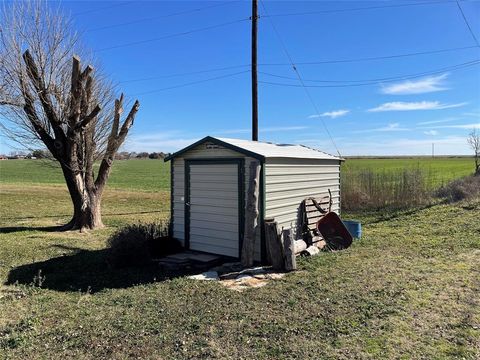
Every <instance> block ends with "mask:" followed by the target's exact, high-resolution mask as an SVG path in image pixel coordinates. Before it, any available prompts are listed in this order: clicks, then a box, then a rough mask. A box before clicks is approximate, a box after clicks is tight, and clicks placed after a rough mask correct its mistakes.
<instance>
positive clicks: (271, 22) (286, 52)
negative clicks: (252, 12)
mask: <svg viewBox="0 0 480 360" xmlns="http://www.w3.org/2000/svg"><path fill="white" fill-rule="evenodd" d="M260 3H261V4H262V7H263V10H264V11H265V13H266V14H267V15H268V11H267V8H266V7H265V4H264V3H263V0H260ZM268 20H269V22H270V25H271V26H272V28H273V31H274V32H275V34H276V36H277V38H278V41H279V42H280V44H281V46H282V48H283V51H284V53H285V55H286V56H287V58H288V60H289V61H290V64H291V65H292V68H293V70H294V71H295V74H297V77H298V80H299V81H300V84H301V85H302V87H303V89H304V90H305V94H306V95H307V97H308V98H309V100H310V102H311V103H312V105H313V107H314V109H315V111H316V113H317V115H318V117H319V119H320V120H321V122H322V124H323V127H324V129H325V132H326V133H327V135H328V137H329V138H330V141H331V142H332V144H333V146H334V147H335V150H336V151H337V153H338V156H340V157H341V154H340V150H338V147H337V144H335V141H334V140H333V137H332V135H331V134H330V131H329V130H328V127H327V124H326V123H325V121H324V120H323V118H322V117H321V116H320V110H319V109H318V106H317V104H316V103H315V101H314V100H313V97H312V95H311V94H310V91H308V89H307V87H306V86H305V83H304V82H303V80H302V76H301V75H300V72H299V71H298V69H297V67H296V66H295V63H294V62H293V59H292V57H291V56H290V53H289V51H288V49H287V47H286V45H285V43H284V42H283V40H282V37H281V36H280V33H279V32H278V30H277V28H276V27H275V24H274V23H273V21H272V19H270V18H269V19H268Z"/></svg>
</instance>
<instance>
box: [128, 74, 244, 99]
mask: <svg viewBox="0 0 480 360" xmlns="http://www.w3.org/2000/svg"><path fill="white" fill-rule="evenodd" d="M248 72H250V71H249V70H245V71H239V72H236V73H232V74H227V75H220V76H216V77H212V78H208V79H203V80H198V81H192V82H188V83H185V84H180V85H175V86H169V87H165V88H161V89H155V90H149V91H144V92H141V93H137V94H134V95H132V96H140V95H147V94H153V93H157V92H161V91H166V90H172V89H178V88H182V87H185V86H190V85H195V84H201V83H205V82H209V81H214V80H219V79H225V78H228V77H233V76H236V75H240V74H245V73H248Z"/></svg>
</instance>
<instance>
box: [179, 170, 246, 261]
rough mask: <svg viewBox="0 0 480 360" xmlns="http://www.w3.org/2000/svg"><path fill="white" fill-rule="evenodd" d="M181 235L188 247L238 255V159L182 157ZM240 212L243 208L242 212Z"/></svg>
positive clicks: (240, 200) (240, 187) (240, 202)
mask: <svg viewBox="0 0 480 360" xmlns="http://www.w3.org/2000/svg"><path fill="white" fill-rule="evenodd" d="M185 166H186V172H185V176H186V185H187V186H186V187H185V192H186V194H185V201H186V203H185V219H186V222H185V227H186V229H185V235H186V239H185V240H186V241H185V244H186V247H187V248H188V247H189V248H190V249H191V250H197V251H204V252H209V253H213V254H219V255H226V256H232V257H239V251H240V249H241V247H240V240H241V238H242V237H241V232H242V231H243V230H242V228H241V223H242V220H241V215H242V214H241V213H240V211H239V209H241V208H243V197H242V195H240V194H243V181H240V180H239V179H240V178H241V176H242V173H243V171H241V169H242V167H241V161H239V160H230V161H225V160H224V161H213V160H205V161H193V160H191V161H186V163H185ZM242 213H243V212H242Z"/></svg>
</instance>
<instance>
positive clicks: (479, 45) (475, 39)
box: [457, 0, 480, 47]
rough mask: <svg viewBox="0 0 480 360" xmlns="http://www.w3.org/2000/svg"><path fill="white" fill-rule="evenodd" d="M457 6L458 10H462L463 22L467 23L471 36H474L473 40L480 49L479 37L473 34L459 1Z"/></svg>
mask: <svg viewBox="0 0 480 360" xmlns="http://www.w3.org/2000/svg"><path fill="white" fill-rule="evenodd" d="M457 6H458V10H460V14H462V17H463V21H465V24H466V25H467V27H468V30H469V31H470V35H472V38H473V40H474V41H475V43H476V44H477V46H478V47H480V43H479V42H478V39H477V37H476V36H475V33H474V32H473V30H472V28H471V27H470V24H469V22H468V20H467V17H466V16H465V14H464V13H463V9H462V7H461V6H460V3H459V2H458V0H457Z"/></svg>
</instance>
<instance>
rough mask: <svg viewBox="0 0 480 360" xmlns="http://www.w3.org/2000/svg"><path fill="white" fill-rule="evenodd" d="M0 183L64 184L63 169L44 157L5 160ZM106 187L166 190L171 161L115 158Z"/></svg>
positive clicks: (1, 165) (0, 164) (2, 165)
mask: <svg viewBox="0 0 480 360" xmlns="http://www.w3.org/2000/svg"><path fill="white" fill-rule="evenodd" d="M97 168H98V167H97ZM0 183H10V184H12V183H14V184H19V183H25V184H59V185H63V184H64V180H63V175H62V170H61V169H60V168H59V167H58V166H57V165H55V164H52V163H51V162H48V161H46V160H6V161H0ZM107 186H108V187H110V188H113V189H125V190H142V191H151V192H155V191H158V190H168V189H169V186H170V163H165V162H163V160H151V159H142V160H117V161H115V163H114V166H113V167H112V172H111V175H110V178H109V179H108V183H107Z"/></svg>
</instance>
